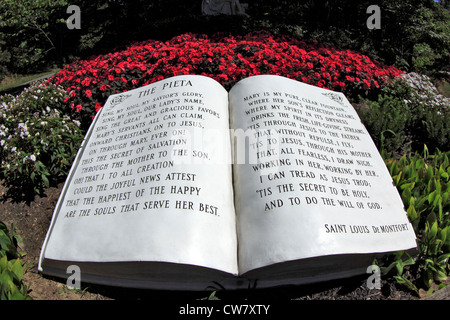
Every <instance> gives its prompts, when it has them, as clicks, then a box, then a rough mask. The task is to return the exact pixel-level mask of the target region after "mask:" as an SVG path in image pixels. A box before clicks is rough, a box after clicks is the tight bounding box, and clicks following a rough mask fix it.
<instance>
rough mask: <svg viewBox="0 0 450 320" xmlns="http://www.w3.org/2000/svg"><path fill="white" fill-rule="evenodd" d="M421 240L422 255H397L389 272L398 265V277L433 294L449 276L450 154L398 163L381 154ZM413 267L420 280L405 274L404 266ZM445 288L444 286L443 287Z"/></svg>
mask: <svg viewBox="0 0 450 320" xmlns="http://www.w3.org/2000/svg"><path fill="white" fill-rule="evenodd" d="M382 155H383V157H384V158H385V163H386V165H387V167H388V169H389V172H390V174H391V176H392V178H393V181H394V184H395V185H396V187H397V190H398V191H399V193H400V195H401V198H402V200H403V204H404V206H405V209H406V212H407V215H408V218H409V220H410V222H411V224H412V226H413V228H414V231H415V233H416V236H417V239H418V248H419V254H418V256H417V257H415V258H413V257H409V258H408V259H406V260H403V257H402V253H401V252H399V253H397V254H396V255H394V257H393V259H392V257H391V259H392V260H393V262H392V263H391V264H390V266H388V267H386V270H390V269H392V268H393V266H395V267H396V268H395V269H396V271H397V273H396V275H395V278H396V279H397V280H398V281H399V282H400V283H404V284H407V285H408V286H409V287H410V288H412V289H414V290H415V291H418V288H421V287H423V288H425V289H426V290H427V291H429V292H431V291H432V290H434V288H436V287H437V286H439V285H440V284H441V283H442V281H444V280H446V279H447V277H448V275H449V258H450V178H449V177H450V161H449V158H450V152H440V151H437V153H436V154H434V155H431V154H429V152H428V149H427V147H426V146H425V149H424V152H423V155H420V154H419V153H415V154H408V155H404V156H403V157H401V158H400V159H399V160H394V159H390V155H389V154H388V153H386V152H383V153H382ZM406 265H414V269H415V270H416V272H417V273H418V274H417V277H411V276H410V277H409V278H410V279H408V277H407V276H406V275H404V274H403V273H404V269H403V267H404V266H406ZM441 285H442V284H441ZM430 290H431V291H430Z"/></svg>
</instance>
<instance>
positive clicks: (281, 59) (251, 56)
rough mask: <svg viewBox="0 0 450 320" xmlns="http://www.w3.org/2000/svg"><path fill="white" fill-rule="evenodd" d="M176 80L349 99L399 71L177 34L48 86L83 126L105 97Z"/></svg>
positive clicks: (100, 59) (270, 40)
mask: <svg viewBox="0 0 450 320" xmlns="http://www.w3.org/2000/svg"><path fill="white" fill-rule="evenodd" d="M181 74H200V75H205V76H208V77H211V78H213V79H215V80H217V81H218V82H220V83H221V84H222V85H223V86H224V87H225V88H227V89H229V88H231V86H232V85H233V84H234V83H236V82H237V81H239V80H241V79H243V78H246V77H249V76H252V75H258V74H275V75H282V76H286V77H289V78H294V79H297V80H299V81H302V82H306V83H309V84H313V85H316V86H319V87H324V88H328V89H331V90H338V91H342V92H344V93H346V94H347V95H355V94H359V93H363V92H364V91H367V90H371V89H374V88H378V87H379V86H380V85H382V84H383V83H384V82H385V81H387V80H388V79H389V78H392V77H395V76H398V75H400V74H402V71H400V70H398V69H396V68H394V67H389V66H384V65H381V64H380V63H378V62H377V61H374V60H371V59H370V58H368V57H367V56H365V55H362V54H360V53H357V52H354V51H350V50H339V49H336V48H331V47H326V46H323V45H319V44H317V43H315V44H308V43H306V42H304V41H301V40H296V39H293V38H290V37H276V38H275V37H273V36H271V35H270V34H268V33H266V32H257V33H252V34H249V35H246V36H244V37H231V36H222V37H220V36H215V37H212V38H208V37H207V36H204V35H194V34H183V35H180V36H178V37H175V38H173V39H172V40H170V41H168V42H160V41H153V40H150V41H146V42H142V43H136V44H134V45H131V46H130V47H128V48H127V49H126V50H122V51H118V52H114V53H110V54H107V55H100V56H97V57H95V58H93V59H91V60H82V61H75V62H73V63H71V64H69V65H67V66H66V67H65V68H63V69H62V70H61V71H60V72H58V73H57V74H56V75H55V76H53V77H52V78H51V79H49V80H48V81H49V82H50V83H54V84H58V85H61V86H63V87H64V88H66V90H67V92H68V93H69V97H68V98H67V99H66V100H65V102H66V103H68V105H69V106H70V107H71V109H73V110H75V111H76V112H78V113H80V116H81V119H84V120H87V119H91V118H92V116H93V115H94V114H95V112H97V111H98V110H99V109H100V108H101V106H102V104H103V103H104V102H105V101H106V99H107V97H108V96H109V95H111V94H114V93H119V92H124V91H127V90H130V89H134V88H137V87H140V86H144V85H147V84H150V83H152V82H155V81H158V80H162V79H164V78H168V77H171V76H176V75H181Z"/></svg>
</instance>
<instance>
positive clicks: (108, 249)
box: [40, 76, 237, 274]
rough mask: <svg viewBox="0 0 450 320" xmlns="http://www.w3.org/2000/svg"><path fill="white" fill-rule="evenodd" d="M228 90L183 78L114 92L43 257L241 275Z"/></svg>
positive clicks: (81, 157)
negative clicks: (141, 263)
mask: <svg viewBox="0 0 450 320" xmlns="http://www.w3.org/2000/svg"><path fill="white" fill-rule="evenodd" d="M228 119H229V117H228V94H227V92H226V90H225V89H224V88H223V87H222V86H221V85H220V84H219V83H217V82H216V81H214V80H212V79H210V78H207V77H203V76H177V77H173V78H169V79H165V80H162V81H159V82H156V83H153V84H151V85H148V86H146V87H142V88H138V89H135V90H132V91H129V92H124V93H121V94H118V95H113V96H110V97H109V99H108V101H107V102H106V104H105V105H104V107H103V108H102V110H101V111H100V113H99V114H98V115H97V116H96V118H95V123H94V124H93V125H91V128H90V130H89V132H88V134H87V136H86V139H85V141H84V143H83V147H82V148H81V149H80V151H79V154H78V155H77V158H76V160H75V162H74V165H73V167H72V169H71V172H70V173H69V176H68V178H67V181H66V184H65V186H64V189H63V191H62V193H61V196H60V199H59V201H58V203H57V207H56V209H55V212H54V215H53V219H52V223H51V225H50V229H49V232H48V235H47V238H46V241H45V243H44V245H43V249H42V253H41V259H40V260H41V261H40V263H42V261H43V259H52V260H65V261H74V262H76V261H80V262H83V261H84V262H130V261H156V262H171V263H182V264H191V265H196V266H202V267H208V268H213V269H218V270H221V271H224V272H228V273H232V274H237V253H236V252H237V251H236V250H237V244H236V229H235V212H234V204H233V190H232V171H231V160H229V158H231V145H230V137H229V131H228V129H229V128H228Z"/></svg>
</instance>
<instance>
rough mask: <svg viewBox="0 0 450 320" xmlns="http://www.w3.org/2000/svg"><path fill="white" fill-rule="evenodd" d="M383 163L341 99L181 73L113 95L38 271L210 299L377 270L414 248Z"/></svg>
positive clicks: (271, 83) (266, 82)
mask: <svg viewBox="0 0 450 320" xmlns="http://www.w3.org/2000/svg"><path fill="white" fill-rule="evenodd" d="M415 247H416V241H415V234H414V231H413V229H412V227H411V225H410V223H409V222H408V218H407V216H406V213H405V211H404V208H403V203H402V201H401V198H400V196H399V194H398V192H397V190H396V188H395V186H394V185H393V183H392V179H391V176H390V174H389V172H388V171H387V168H386V166H385V164H384V161H383V159H382V158H381V156H380V154H379V153H378V150H377V148H376V147H375V145H374V143H373V141H372V139H371V137H370V135H369V133H368V132H367V130H366V129H365V127H364V125H363V124H362V123H361V121H360V119H359V117H358V115H357V113H356V111H355V110H354V108H353V107H352V106H351V104H350V103H349V102H348V100H347V99H346V98H345V96H344V95H343V94H342V93H338V92H333V91H330V90H326V89H322V88H318V87H314V86H311V85H308V84H304V83H301V82H298V81H295V80H292V79H288V78H284V77H280V76H270V75H261V76H253V77H250V78H247V79H244V80H241V81H239V82H238V83H237V84H235V85H234V87H233V88H232V89H231V90H230V92H227V91H226V90H225V89H224V88H223V87H222V86H221V85H220V84H219V83H218V82H216V81H215V80H213V79H211V78H208V77H204V76H195V75H183V76H177V77H173V78H169V79H165V80H161V81H159V82H155V83H153V84H150V85H148V86H146V87H141V88H138V89H135V90H131V91H128V92H125V93H121V94H117V95H113V96H110V97H109V99H108V100H107V102H106V103H105V105H104V106H103V108H102V109H101V110H100V111H99V113H98V114H97V115H96V117H95V119H94V121H93V123H92V125H91V127H90V128H89V131H88V133H87V135H86V138H85V140H84V142H83V144H82V147H81V148H80V150H79V152H78V155H77V157H76V159H75V161H74V164H73V166H72V169H71V171H70V173H69V176H68V177H67V180H66V183H65V186H64V188H63V190H62V193H61V195H60V198H59V201H58V203H57V205H56V208H55V211H54V215H53V219H52V222H51V225H50V228H49V231H48V234H47V237H46V240H45V242H44V244H43V247H42V252H41V257H40V261H39V270H40V271H41V272H43V273H45V274H49V275H54V276H59V277H67V276H68V274H66V270H67V268H68V266H70V265H77V266H79V268H80V270H81V281H82V282H93V283H100V284H107V285H116V286H128V287H138V288H155V289H175V290H204V289H206V288H207V287H210V286H214V285H215V284H220V286H223V287H225V288H230V289H233V288H247V287H249V286H250V287H257V288H263V287H270V286H277V285H285V284H298V283H311V282H316V281H322V280H327V279H334V278H339V277H347V276H352V275H355V274H360V273H365V272H366V269H367V267H368V266H369V265H370V264H371V263H372V260H373V258H374V257H377V256H378V255H382V254H385V253H388V252H393V251H400V250H413V249H414V248H415Z"/></svg>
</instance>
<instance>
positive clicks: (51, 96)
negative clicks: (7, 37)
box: [0, 83, 83, 198]
mask: <svg viewBox="0 0 450 320" xmlns="http://www.w3.org/2000/svg"><path fill="white" fill-rule="evenodd" d="M65 97H66V93H65V91H64V90H63V89H61V88H58V87H56V86H45V85H40V84H38V83H35V84H33V85H32V86H30V87H29V88H27V89H25V90H24V91H23V92H22V93H21V94H20V95H19V96H17V97H12V96H4V97H0V102H1V101H3V103H2V104H1V105H0V176H1V178H3V179H4V182H5V185H6V186H7V187H9V194H10V195H11V196H16V197H19V198H20V197H29V196H34V195H35V194H41V193H42V192H43V189H44V187H48V186H49V185H50V184H51V183H54V182H58V181H59V180H60V179H61V178H65V177H66V175H67V173H68V170H69V169H70V166H71V164H72V161H73V158H74V157H75V155H76V153H77V151H78V148H79V146H80V144H81V141H82V139H83V133H82V131H81V130H80V129H79V128H78V126H77V125H79V123H75V122H74V121H72V120H70V119H69V118H68V117H67V116H66V115H63V114H62V112H61V111H60V110H59V108H61V106H62V105H64V103H63V101H64V99H65Z"/></svg>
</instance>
